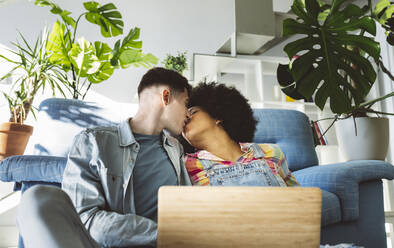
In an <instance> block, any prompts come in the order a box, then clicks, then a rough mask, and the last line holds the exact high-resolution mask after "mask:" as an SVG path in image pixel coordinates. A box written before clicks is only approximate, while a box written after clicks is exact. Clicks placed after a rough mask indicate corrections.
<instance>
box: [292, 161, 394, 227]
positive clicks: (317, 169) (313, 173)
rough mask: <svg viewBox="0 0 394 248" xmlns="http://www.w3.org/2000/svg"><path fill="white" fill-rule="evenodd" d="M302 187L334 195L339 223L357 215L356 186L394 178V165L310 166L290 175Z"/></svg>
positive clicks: (353, 162)
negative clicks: (340, 216)
mask: <svg viewBox="0 0 394 248" xmlns="http://www.w3.org/2000/svg"><path fill="white" fill-rule="evenodd" d="M293 174H294V176H295V177H296V179H297V181H298V182H299V183H300V184H301V186H304V187H319V188H321V189H323V190H326V191H329V192H331V193H334V194H335V195H337V196H338V198H339V200H340V203H341V211H342V220H343V221H352V220H357V219H358V216H359V201H358V199H359V194H358V186H359V183H361V182H364V181H371V180H379V179H383V178H384V179H389V180H392V179H393V178H394V166H393V165H391V164H389V163H386V162H384V161H380V160H355V161H349V162H345V163H337V164H328V165H320V166H312V167H308V168H305V169H302V170H298V171H295V172H293Z"/></svg>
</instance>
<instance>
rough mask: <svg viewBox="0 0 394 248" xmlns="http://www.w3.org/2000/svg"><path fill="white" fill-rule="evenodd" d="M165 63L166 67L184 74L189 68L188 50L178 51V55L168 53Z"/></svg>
mask: <svg viewBox="0 0 394 248" xmlns="http://www.w3.org/2000/svg"><path fill="white" fill-rule="evenodd" d="M163 64H164V67H165V68H166V69H169V70H174V71H176V72H178V73H179V74H183V72H184V71H185V70H186V69H187V59H186V52H183V53H180V52H178V55H177V56H173V55H171V54H167V56H166V58H165V59H164V60H163Z"/></svg>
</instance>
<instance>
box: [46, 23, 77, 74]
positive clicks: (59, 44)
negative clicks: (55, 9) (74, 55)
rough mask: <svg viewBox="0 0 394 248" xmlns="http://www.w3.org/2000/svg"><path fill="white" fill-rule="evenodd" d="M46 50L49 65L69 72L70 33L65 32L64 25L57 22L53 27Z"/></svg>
mask: <svg viewBox="0 0 394 248" xmlns="http://www.w3.org/2000/svg"><path fill="white" fill-rule="evenodd" d="M46 49H47V51H48V53H50V58H49V61H50V62H51V63H55V64H58V65H61V66H62V68H63V69H64V70H65V71H68V70H70V68H71V61H70V58H69V56H68V53H69V52H70V50H71V39H70V33H69V32H68V31H66V32H65V26H64V24H60V22H59V21H57V22H56V23H55V24H54V25H53V28H52V31H51V33H50V34H49V37H48V43H47V47H46Z"/></svg>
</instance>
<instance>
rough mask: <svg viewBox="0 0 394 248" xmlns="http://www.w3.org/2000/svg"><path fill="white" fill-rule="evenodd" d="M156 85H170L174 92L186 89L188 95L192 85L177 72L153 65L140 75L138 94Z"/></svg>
mask: <svg viewBox="0 0 394 248" xmlns="http://www.w3.org/2000/svg"><path fill="white" fill-rule="evenodd" d="M158 85H165V86H168V87H170V89H171V90H173V91H174V93H175V94H176V93H182V92H184V91H185V89H186V90H187V94H188V96H190V93H191V90H192V86H191V85H190V84H189V82H188V81H187V79H186V78H185V77H184V76H182V75H181V74H179V73H178V72H176V71H173V70H168V69H165V68H162V67H154V68H152V69H150V70H149V71H148V72H147V73H145V75H144V76H143V77H142V79H141V82H140V84H139V85H138V95H140V94H141V92H142V91H143V90H144V89H146V88H148V87H151V86H158Z"/></svg>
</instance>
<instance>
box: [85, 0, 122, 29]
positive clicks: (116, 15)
mask: <svg viewBox="0 0 394 248" xmlns="http://www.w3.org/2000/svg"><path fill="white" fill-rule="evenodd" d="M83 6H84V7H85V9H86V10H87V11H88V13H86V16H85V17H86V20H87V21H89V22H91V23H93V24H97V25H99V26H100V27H101V34H102V35H103V36H104V37H114V36H117V35H120V34H123V21H122V15H121V14H120V12H119V11H117V9H116V7H115V5H114V4H113V3H108V4H105V5H103V6H101V5H100V4H99V3H98V2H94V1H91V2H85V3H83Z"/></svg>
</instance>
